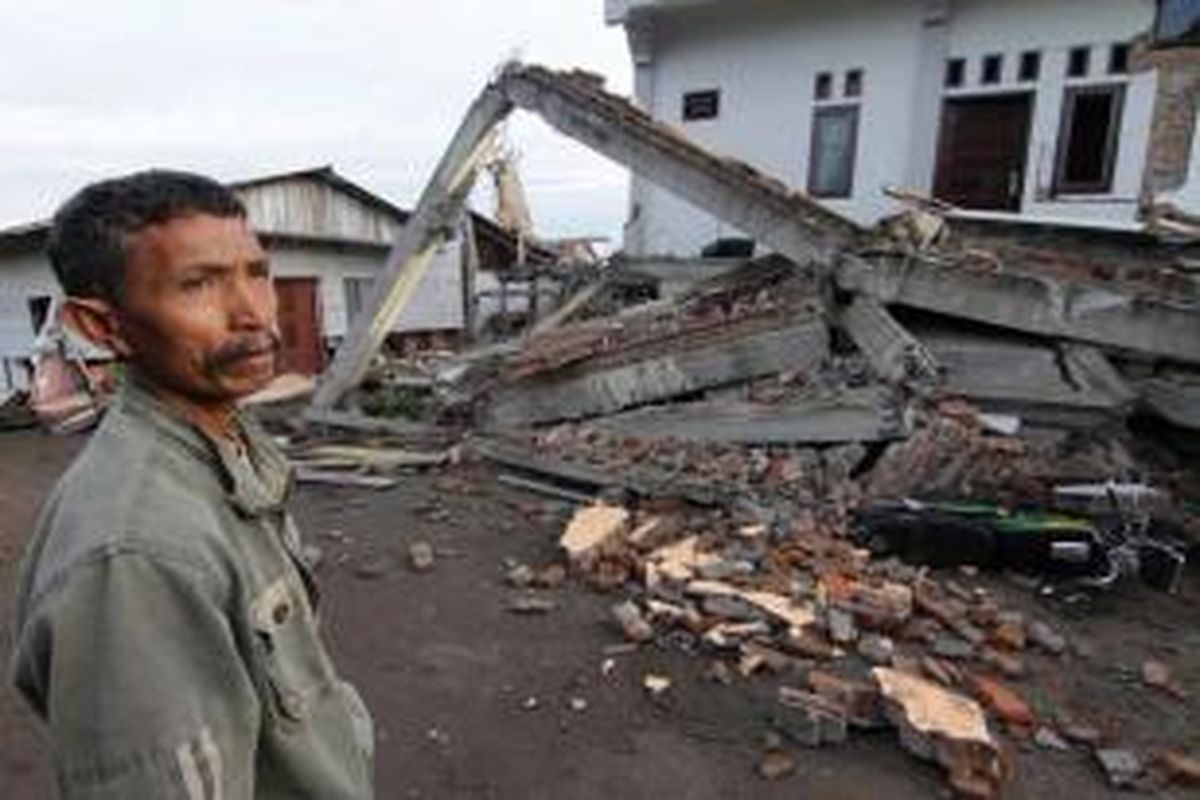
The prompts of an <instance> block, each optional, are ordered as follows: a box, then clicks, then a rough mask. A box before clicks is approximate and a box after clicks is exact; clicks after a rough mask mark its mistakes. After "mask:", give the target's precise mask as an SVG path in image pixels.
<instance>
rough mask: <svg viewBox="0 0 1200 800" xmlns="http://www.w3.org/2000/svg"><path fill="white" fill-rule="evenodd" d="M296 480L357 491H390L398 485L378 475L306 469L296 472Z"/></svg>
mask: <svg viewBox="0 0 1200 800" xmlns="http://www.w3.org/2000/svg"><path fill="white" fill-rule="evenodd" d="M296 480H297V482H299V483H317V484H322V485H326V486H349V487H353V488H358V489H391V488H392V487H393V486H395V485H397V484H398V483H399V481H398V480H396V479H395V478H384V477H381V476H379V475H361V474H358V473H355V472H338V471H336V470H321V469H307V468H304V467H301V468H299V469H297V470H296Z"/></svg>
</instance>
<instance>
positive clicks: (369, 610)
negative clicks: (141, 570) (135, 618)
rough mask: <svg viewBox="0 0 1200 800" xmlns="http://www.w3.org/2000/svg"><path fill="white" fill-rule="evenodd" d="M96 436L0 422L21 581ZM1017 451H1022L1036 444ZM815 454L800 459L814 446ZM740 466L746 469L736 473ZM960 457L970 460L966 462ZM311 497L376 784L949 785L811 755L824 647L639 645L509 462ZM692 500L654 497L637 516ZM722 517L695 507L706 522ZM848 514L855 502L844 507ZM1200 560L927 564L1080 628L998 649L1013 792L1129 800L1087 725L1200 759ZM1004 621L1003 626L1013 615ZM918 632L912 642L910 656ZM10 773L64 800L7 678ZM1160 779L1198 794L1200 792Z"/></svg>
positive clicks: (2, 756)
mask: <svg viewBox="0 0 1200 800" xmlns="http://www.w3.org/2000/svg"><path fill="white" fill-rule="evenodd" d="M570 440H571V437H569V436H567V434H566V433H564V432H560V433H559V434H557V436H556V437H553V438H552V439H551V441H550V442H549V443H547V442H546V441H545V440H543V442H542V443H543V445H544V446H547V447H548V446H550V445H554V446H555V447H557V448H558V449H560V450H562V449H565V448H566V446H567V443H568V442H569V441H570ZM80 442H81V440H80V439H78V438H68V439H63V438H51V437H48V436H45V435H43V434H40V433H36V432H20V433H6V434H0V486H2V487H3V491H2V492H0V593H3V594H4V595H5V596H9V595H11V591H12V582H13V580H14V578H15V572H16V563H17V560H18V558H19V553H20V551H21V549H22V547H23V543H24V541H25V538H26V537H27V535H28V533H29V530H30V528H31V526H32V521H33V515H34V513H35V509H36V508H37V506H38V505H39V504H40V502H41V501H42V499H43V498H44V497H45V495H46V493H47V492H48V491H49V489H50V487H51V485H52V483H53V481H54V479H55V478H56V477H57V476H58V474H60V473H61V471H62V469H63V468H64V467H65V465H66V463H67V461H68V460H69V458H70V456H71V454H72V453H73V452H74V451H75V450H76V449H77V448H78V447H79V445H80ZM593 445H594V443H593ZM589 452H595V451H594V448H589ZM910 455H911V457H912V460H911V461H905V462H903V463H904V467H903V471H906V472H911V473H912V474H913V476H914V480H918V479H919V480H933V479H946V476H944V475H942V476H936V475H935V476H933V477H927V476H918V474H917V473H918V471H919V470H918V467H919V466H920V465H921V464H922V463H923V462H922V461H921V459H920V458H919V455H920V454H919V453H916V454H910ZM992 455H994V456H995V455H996V454H992ZM999 456H1005V457H1006V458H1007V459H1008V460H1007V461H1006V462H1005V463H1009V464H1018V465H1019V464H1022V463H1025V462H1026V461H1028V459H1026V458H1025V457H1024V456H1022V458H1021V459H1016V458H1015V457H1009V456H1011V454H1008V455H1006V454H1003V453H1001V454H999ZM999 456H997V457H999ZM798 458H799V461H800V462H801V463H800V466H801V467H803V466H804V465H803V461H804V459H805V458H806V457H805V456H803V455H801V456H799V457H798ZM1022 459H1024V460H1022ZM729 461H730V463H729V464H727V465H726V466H727V467H730V468H732V467H733V466H735V465H734V464H733V459H730V460H729ZM776 461H777V462H778V463H765V464H749V465H746V466H745V469H748V470H749V474H748V475H747V476H746V478H747V479H750V480H753V479H754V476H759V477H760V478H762V479H764V480H770V479H775V478H777V477H778V475H777V473H778V472H779V471H781V470H787V469H792V468H793V466H792V459H788V458H780V459H776ZM971 463H975V460H972V461H971ZM736 466H738V467H739V468H742V466H741V465H740V464H739V465H736ZM1035 466H1036V464H1035ZM1028 471H1029V472H1030V473H1031V474H1036V472H1037V470H1036V469H1034V468H1033V467H1030V468H1029V470H1028ZM983 472H986V474H993V473H991V472H990V471H983ZM727 474H730V473H727ZM881 474H882V473H881ZM961 474H962V475H965V476H967V477H972V476H971V475H970V470H967V471H966V472H963V473H961ZM893 477H894V476H893ZM893 488H894V487H891V486H889V487H888V490H889V491H891V490H892V489H893ZM1035 490H1036V487H1035V488H1034V489H1031V491H1035ZM835 494H836V493H835ZM295 509H296V512H297V515H298V519H299V521H300V523H301V526H302V528H303V529H304V530H305V532H306V535H307V537H308V540H309V543H310V544H311V545H312V546H314V547H315V548H317V550H314V551H313V552H312V554H313V555H314V557H318V559H319V565H318V574H319V576H320V580H321V583H322V589H323V596H324V598H325V600H324V602H325V606H324V609H325V611H324V613H325V619H326V626H327V627H326V630H327V634H328V636H329V638H330V639H331V642H332V646H333V649H334V651H335V656H336V658H337V660H338V662H339V664H340V665H341V666H342V669H343V670H344V671H345V672H346V673H347V675H348V676H349V677H350V678H351V679H352V680H354V681H355V682H356V683H357V684H358V685H359V686H360V688H361V690H362V692H363V694H364V696H365V698H366V699H367V702H368V704H369V705H370V706H371V708H372V709H373V711H374V713H375V717H376V722H377V726H378V737H379V745H378V746H379V752H378V789H379V796H380V797H389V798H390V797H400V798H403V797H480V798H539V797H545V798H551V797H554V798H559V797H571V798H591V797H595V798H601V797H603V798H609V797H621V798H639V797H646V798H650V797H655V798H660V797H688V798H709V797H711V798H725V797H739V798H740V797H747V798H756V797H764V798H765V797H784V796H788V797H795V796H808V797H820V798H826V797H828V798H876V797H885V796H886V797H895V798H926V797H930V796H938V795H939V794H943V793H945V792H947V790H946V788H945V787H946V779H945V775H944V772H943V770H942V769H940V768H939V767H938V766H936V765H935V764H933V763H925V762H922V761H919V760H915V759H913V758H911V757H910V756H909V755H908V754H907V753H906V752H905V751H904V750H903V749H902V748H901V747H900V746H899V745H898V743H897V734H896V731H895V730H894V729H891V728H890V727H880V728H879V729H878V730H852V731H851V732H850V735H849V737H848V739H847V741H846V742H845V743H844V744H830V745H827V746H821V747H816V748H813V747H807V746H804V745H802V744H800V743H799V742H798V741H796V738H795V736H796V734H797V730H796V724H797V720H796V719H795V718H794V716H793V718H792V719H791V720H789V719H788V715H787V713H786V712H785V713H781V704H780V695H779V692H780V687H788V688H790V689H793V690H795V691H797V692H803V691H807V690H808V689H809V688H810V686H809V685H808V682H811V680H812V676H811V672H812V667H813V666H814V665H813V664H811V663H809V664H801V663H798V662H801V661H805V659H799V658H798V657H797V656H796V655H795V653H794V652H792V653H786V654H784V655H785V656H786V660H784V659H780V658H778V657H777V656H775V655H774V654H772V653H771V652H769V651H763V652H762V653H761V654H760V655H761V658H758V659H746V658H744V654H742V653H740V652H739V651H736V650H735V651H733V652H725V653H723V652H722V651H720V650H718V649H714V648H712V647H710V646H709V645H708V644H706V643H704V642H703V641H697V637H694V636H689V635H681V631H682V629H680V628H678V627H676V626H661V627H656V630H655V632H654V635H652V636H651V637H650V638H649V639H648V640H647V641H646V642H644V643H642V644H640V645H637V646H634V645H632V644H631V643H629V642H628V636H627V633H626V632H625V631H622V630H621V628H620V627H619V626H618V624H617V622H616V621H615V620H614V617H613V615H612V611H611V609H612V607H613V606H614V605H616V604H618V603H620V602H622V601H623V600H624V599H625V598H626V597H627V596H628V595H629V593H630V586H633V587H634V588H635V589H637V590H638V591H640V587H639V582H635V581H632V580H630V579H629V576H622V577H625V578H626V579H627V583H626V585H625V586H624V587H618V588H615V589H612V590H608V591H600V590H598V589H597V588H596V587H595V586H594V584H595V583H596V580H595V577H596V576H595V573H594V572H588V571H585V572H583V573H580V572H578V571H573V572H572V574H571V575H568V576H564V575H563V572H564V570H561V569H559V567H560V566H561V565H563V564H564V561H563V557H562V554H561V552H560V549H559V539H560V536H561V535H562V533H563V530H564V528H565V527H566V526H567V524H568V522H569V521H570V519H571V518H572V515H573V513H574V511H575V509H574V508H573V507H571V506H570V505H568V504H565V503H562V502H558V501H551V500H544V499H541V498H539V497H537V496H535V495H531V494H529V493H527V492H523V491H520V490H518V489H515V488H509V487H507V486H505V485H503V484H501V483H500V482H499V481H498V480H497V475H496V473H495V472H493V471H492V470H491V468H490V467H487V466H484V465H482V464H479V463H472V462H467V463H465V464H463V465H460V466H454V467H446V468H443V469H435V470H431V471H426V472H420V473H414V474H409V475H405V476H403V477H401V479H400V482H399V484H398V485H397V486H396V487H395V488H392V489H388V490H384V491H370V490H365V489H359V488H339V487H328V486H316V487H311V488H310V487H302V488H301V489H300V491H299V492H298V495H297V498H296V503H295ZM672 510H673V509H672V508H671V507H669V506H664V507H659V508H653V507H648V508H639V509H636V510H635V513H634V519H633V520H631V521H633V522H637V521H638V520H640V519H641V516H642V515H643V514H644V513H646V512H647V511H657V512H660V513H666V512H671V511H672ZM674 510H678V509H677V508H676V509H674ZM708 513H709V512H704V513H701V514H699V515H698V516H697V517H696V518H695V519H694V520H693V521H694V522H695V523H696V524H698V525H699V524H706V523H705V520H706V519H707V514H708ZM828 513H830V514H833V515H834V516H835V517H836V515H837V513H838V509H837V508H834V509H832V510H831V511H829V512H828ZM727 516H728V519H727V522H728V523H729V525H730V526H731V527H730V528H729V531H727V532H726V533H730V532H731V533H732V534H733V535H734V536H735V537H736V536H739V535H740V533H744V534H745V537H746V541H747V542H752V541H753V537H754V536H755V535H757V532H756V531H755V530H753V526H752V525H748V524H747V523H745V522H744V521H743V520H741V519H736V518H735V517H734V516H731V515H727ZM827 521H828V520H827ZM813 522H814V524H818V525H819V524H824V523H823V520H822V519H817V520H814V521H813ZM739 532H740V533H739ZM712 533H713V534H716V533H718V531H716V530H715V529H714V530H713V531H712ZM713 541H714V542H715V541H717V540H716V539H715V538H714V539H713ZM414 545H415V546H414ZM423 545H428V547H426V546H423ZM890 569H900V568H898V567H894V566H893V567H890ZM1198 572H1200V570H1197V568H1196V566H1195V565H1193V566H1192V567H1191V568H1190V569H1189V571H1188V573H1187V575H1186V578H1185V581H1184V583H1183V586H1182V589H1181V592H1180V593H1179V594H1177V595H1167V594H1163V593H1160V592H1156V591H1154V590H1151V589H1147V588H1144V587H1142V586H1140V585H1139V584H1137V583H1136V582H1135V581H1125V582H1122V583H1120V584H1119V585H1118V586H1116V587H1115V588H1114V589H1113V590H1112V591H1109V592H1105V593H1101V594H1099V595H1096V596H1095V597H1094V598H1093V599H1090V600H1078V601H1075V602H1066V601H1065V600H1062V599H1056V598H1045V597H1041V596H1039V594H1038V592H1037V591H1036V590H1035V589H1034V587H1033V586H1032V584H1031V583H1030V582H1029V581H1028V580H1026V579H1021V578H1016V577H1012V576H1006V575H1002V574H999V575H998V574H989V573H986V572H983V573H979V574H975V573H974V572H973V571H971V570H968V571H966V572H964V571H963V570H960V569H958V568H950V569H943V570H934V571H932V572H930V573H929V574H928V576H927V578H928V580H929V581H930V583H931V585H936V586H937V587H939V591H941V592H943V593H946V594H947V595H948V597H943V598H942V600H943V601H944V602H949V601H955V600H958V601H959V602H967V601H971V602H970V604H972V605H982V603H977V602H975V600H976V599H978V598H986V599H987V600H988V602H989V603H991V604H994V606H995V608H996V609H998V610H1000V611H1002V612H1003V613H1005V614H1007V615H1009V616H1007V617H1006V618H1005V619H1013V618H1015V617H1014V616H1013V615H1018V614H1019V615H1020V619H1021V620H1022V621H1023V622H1024V624H1025V626H1026V633H1027V637H1028V634H1029V633H1030V630H1031V626H1032V625H1033V623H1035V622H1036V623H1039V624H1041V625H1044V626H1047V627H1049V628H1050V629H1052V630H1053V631H1054V632H1058V633H1060V634H1061V635H1062V636H1063V637H1064V638H1065V640H1066V642H1065V650H1064V652H1063V653H1061V654H1059V655H1054V654H1051V653H1050V652H1047V651H1046V650H1045V648H1044V647H1043V646H1041V645H1038V644H1036V643H1035V642H1033V641H1027V642H1024V643H1012V644H1013V646H1012V647H1011V648H1010V649H1008V650H1003V651H1001V652H1003V653H1004V654H1006V655H1009V656H1011V657H1014V658H1019V659H1020V660H1021V661H1022V662H1023V664H1024V668H1025V670H1026V675H1025V676H1024V677H1002V678H1001V682H1002V683H1003V684H1004V685H1006V686H1008V687H1010V688H1011V689H1013V690H1014V691H1015V692H1017V693H1018V694H1019V695H1020V697H1021V698H1022V699H1023V700H1024V702H1025V704H1026V705H1027V706H1028V710H1029V713H1030V714H1032V715H1033V717H1034V719H1035V724H1034V725H1033V726H1029V729H1028V730H1020V728H1021V727H1022V726H1016V727H1010V726H1005V725H998V724H997V720H996V718H995V715H994V714H993V713H992V712H989V717H991V719H990V720H989V725H990V726H991V727H992V729H993V731H994V732H995V735H996V740H997V741H998V742H999V746H1000V753H999V757H1000V762H1001V766H1002V768H1003V770H1004V772H1005V774H1006V776H1007V777H1006V779H1005V782H1004V788H1003V790H1002V796H1003V797H1011V798H1040V797H1047V796H1054V795H1060V794H1061V795H1067V794H1068V793H1070V796H1074V797H1089V798H1090V797H1105V796H1110V795H1113V796H1115V795H1116V794H1117V792H1116V791H1115V790H1113V789H1110V788H1109V785H1108V784H1109V776H1106V775H1105V774H1104V773H1103V772H1102V771H1101V768H1100V766H1099V764H1098V762H1097V759H1096V758H1095V756H1094V755H1093V752H1092V751H1093V749H1094V748H1095V747H1096V745H1095V744H1093V743H1089V742H1088V741H1085V740H1087V739H1088V738H1089V737H1094V736H1099V737H1100V741H1099V747H1100V748H1101V749H1103V748H1111V749H1118V750H1122V749H1123V750H1128V751H1129V752H1130V753H1132V754H1134V755H1135V756H1137V757H1138V758H1139V759H1140V760H1142V761H1143V762H1146V763H1149V762H1150V761H1151V760H1152V759H1151V756H1153V754H1155V753H1156V752H1159V751H1162V750H1176V751H1184V752H1190V753H1192V754H1196V753H1198V752H1200V699H1198V696H1197V692H1200V625H1197V622H1196V619H1197V616H1196V609H1197V607H1198V605H1197V603H1198V601H1200V574H1198ZM896 577H899V575H897V576H896ZM730 580H731V581H733V582H736V581H737V577H736V576H733V577H731V578H730ZM602 582H603V581H602ZM519 587H523V588H519ZM958 595H963V597H965V598H966V599H965V600H964V599H963V598H962V597H958ZM634 597H635V599H639V601H640V600H641V598H639V597H638V595H637V593H636V592H635V593H634ZM735 606H736V603H727V602H726V603H722V602H721V601H713V602H712V603H711V605H710V606H708V608H707V611H711V612H716V611H722V612H728V613H735V612H736V613H742V612H744V611H746V610H745V609H744V608H737V607H735ZM989 613H990V612H989ZM2 620H3V624H2V626H0V636H2V637H3V638H2V641H3V642H4V644H3V645H2V646H0V648H3V649H0V657H3V658H4V660H5V661H7V647H8V643H9V635H10V633H11V631H10V630H9V628H8V625H9V616H8V607H7V606H6V613H5V616H4V617H3V618H2ZM994 622H996V623H997V625H996V626H995V627H997V628H998V627H1000V624H1001V623H1003V622H1004V620H1002V619H996V620H994ZM684 633H686V631H684ZM862 633H863V632H861V631H860V632H859V635H860V637H861V635H862ZM1028 638H1033V637H1028ZM906 642H907V639H905V638H903V637H896V642H895V644H896V645H897V646H898V647H899V648H900V649H901V650H903V649H905V647H906V644H905V643H906ZM874 644H879V643H878V642H875V643H874ZM1017 645H1020V646H1017ZM844 649H845V650H847V651H848V652H847V655H846V656H845V657H843V658H840V659H832V660H830V661H829V663H827V664H822V665H818V666H820V668H821V669H823V670H825V671H828V672H831V673H839V672H840V671H842V669H843V668H845V667H849V666H850V665H851V664H854V665H859V664H860V662H861V659H862V658H863V656H861V655H859V653H858V650H859V648H858V646H857V644H856V645H854V646H847V647H846V648H844ZM872 649H873V648H872V647H871V646H868V647H866V648H863V650H864V651H865V652H870V651H871V650H872ZM807 660H808V661H812V659H807ZM949 660H950V661H953V660H952V659H949ZM718 663H720V664H722V665H723V666H720V667H718V666H716V665H717V664H718ZM997 663H998V664H999V662H997ZM972 669H975V667H972ZM997 669H999V667H997ZM980 671H986V670H982V669H981V670H980ZM743 673H748V674H743ZM1164 673H1165V674H1164ZM988 674H993V673H992V672H990V671H988ZM648 678H650V680H648ZM664 679H665V680H664ZM647 687H650V688H647ZM652 690H653V691H652ZM1089 728H1090V729H1092V730H1088V729H1089ZM833 734H834V738H837V736H836V734H837V731H836V730H834V731H833ZM1072 737H1075V738H1074V739H1072ZM1059 740H1062V741H1059ZM1060 747H1064V748H1065V749H1059V748H1060ZM1118 761H1119V759H1118ZM1115 766H1119V764H1115V765H1114V767H1115ZM764 775H769V776H771V777H770V779H768V778H767V777H764ZM0 787H3V796H4V797H6V798H7V797H13V798H40V797H48V796H51V795H52V790H51V785H50V778H49V770H48V759H47V752H46V746H45V742H44V740H43V737H42V735H41V733H40V730H39V729H38V727H37V726H36V724H35V723H34V721H33V720H32V717H31V715H30V714H29V713H28V712H27V711H26V710H25V709H24V708H23V707H22V706H21V704H20V701H19V700H18V699H17V698H16V697H15V696H14V694H13V692H12V691H11V690H9V689H8V688H7V686H6V687H5V688H4V689H3V690H2V691H0ZM1155 791H1158V792H1159V796H1167V797H1171V796H1178V797H1184V796H1187V795H1186V792H1187V791H1189V790H1187V789H1185V788H1181V787H1171V788H1159V789H1156V790H1155ZM1193 791H1194V790H1193Z"/></svg>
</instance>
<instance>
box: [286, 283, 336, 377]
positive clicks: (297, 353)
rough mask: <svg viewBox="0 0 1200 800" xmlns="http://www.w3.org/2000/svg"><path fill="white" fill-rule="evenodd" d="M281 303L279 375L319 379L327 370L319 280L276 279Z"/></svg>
mask: <svg viewBox="0 0 1200 800" xmlns="http://www.w3.org/2000/svg"><path fill="white" fill-rule="evenodd" d="M275 297H276V298H277V300H278V303H279V311H278V320H279V334H280V337H281V338H282V340H283V348H282V350H280V353H279V372H298V373H300V374H301V375H316V374H317V373H318V372H320V371H321V369H322V367H323V366H324V358H323V354H322V350H321V314H320V307H319V306H318V305H317V279H316V278H276V279H275Z"/></svg>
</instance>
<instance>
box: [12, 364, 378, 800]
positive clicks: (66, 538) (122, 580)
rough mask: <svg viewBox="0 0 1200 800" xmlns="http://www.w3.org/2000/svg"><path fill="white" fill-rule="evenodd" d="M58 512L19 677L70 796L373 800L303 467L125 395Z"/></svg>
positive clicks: (23, 612)
mask: <svg viewBox="0 0 1200 800" xmlns="http://www.w3.org/2000/svg"><path fill="white" fill-rule="evenodd" d="M126 383H127V385H126V387H125V388H124V390H123V391H122V393H121V395H120V396H119V398H118V400H117V402H116V403H115V404H114V407H113V408H112V409H111V410H110V411H109V413H108V414H107V416H106V417H105V419H104V421H103V423H102V424H101V426H100V428H99V429H98V430H97V431H96V432H95V434H94V435H93V436H92V439H91V441H90V442H89V443H88V445H87V447H86V449H85V450H84V451H83V453H82V455H81V456H80V457H79V458H78V459H77V460H76V462H75V463H74V464H73V465H72V466H71V468H70V469H69V470H68V472H67V473H66V475H65V476H64V477H63V479H62V480H61V482H60V483H59V485H58V487H57V489H56V490H55V492H54V494H53V496H52V497H51V499H50V501H49V503H48V505H47V507H46V508H45V509H44V510H43V512H42V517H41V520H40V521H39V524H38V531H37V534H36V536H35V537H34V539H33V541H32V542H31V544H30V547H29V551H28V553H27V554H26V560H25V563H24V566H23V570H22V577H21V580H20V583H19V588H18V596H17V616H16V632H17V639H16V643H15V659H14V681H15V683H16V685H17V687H18V688H19V689H20V690H21V692H22V693H23V694H24V695H25V697H26V698H27V699H28V700H29V702H30V703H31V704H32V705H33V707H34V709H35V710H36V711H37V712H38V714H40V715H41V716H42V717H43V718H44V719H45V721H46V723H47V725H48V727H49V730H50V736H51V740H52V743H53V750H54V761H55V772H56V776H57V780H58V785H59V789H60V792H61V794H62V796H63V797H64V798H87V800H100V798H105V799H106V800H107V799H108V798H112V799H113V800H116V799H117V798H120V799H121V800H130V799H132V800H139V799H140V798H147V799H149V798H154V800H168V799H169V798H181V799H182V800H242V798H246V799H249V798H319V800H340V799H341V798H369V797H372V795H373V790H372V751H373V737H372V726H371V719H370V716H369V715H368V714H367V711H366V709H365V707H364V706H363V704H362V701H361V700H360V699H359V697H358V694H357V693H356V692H355V691H354V689H353V688H352V687H351V686H350V685H349V684H347V683H345V682H343V681H341V680H340V679H339V678H338V676H337V673H336V672H335V670H334V668H333V665H332V664H331V663H330V660H329V656H328V655H327V654H326V651H325V648H324V646H323V645H322V643H321V639H320V636H319V634H318V630H317V620H316V618H315V615H314V610H315V607H316V603H317V597H316V588H315V584H314V583H313V581H312V578H311V576H310V575H309V573H308V571H307V569H306V568H305V567H304V565H303V564H302V562H301V559H300V554H299V538H298V535H297V532H296V528H295V526H294V525H293V523H292V521H291V518H290V517H289V516H288V514H287V513H286V511H285V510H284V508H283V502H284V500H285V498H286V497H287V494H288V491H289V488H290V485H291V479H290V474H289V469H288V466H287V462H286V459H285V458H284V456H283V455H282V454H281V453H280V452H279V450H278V449H277V448H276V447H275V446H274V444H273V443H272V442H271V441H270V439H269V438H268V437H267V436H266V435H265V434H264V433H263V432H262V430H261V429H260V428H258V427H257V425H255V424H254V422H253V421H252V420H250V419H249V418H243V419H242V420H241V423H242V427H243V430H244V432H245V434H246V439H247V441H248V442H249V452H248V454H247V455H239V453H238V452H237V450H236V448H234V447H232V446H230V445H228V444H225V443H218V442H214V441H212V440H210V439H209V438H207V437H205V436H203V435H201V434H200V433H199V431H198V430H196V429H195V428H193V427H191V426H190V425H188V424H187V423H185V422H183V421H182V420H181V419H180V418H179V417H178V416H176V415H175V414H173V413H172V412H171V411H170V410H168V409H167V408H165V407H164V406H162V405H161V404H159V403H158V402H157V401H156V400H155V399H154V398H153V397H152V395H151V394H150V393H149V392H148V391H146V390H145V389H143V388H141V387H139V386H138V385H137V383H136V381H132V380H131V381H127V382H126Z"/></svg>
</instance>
